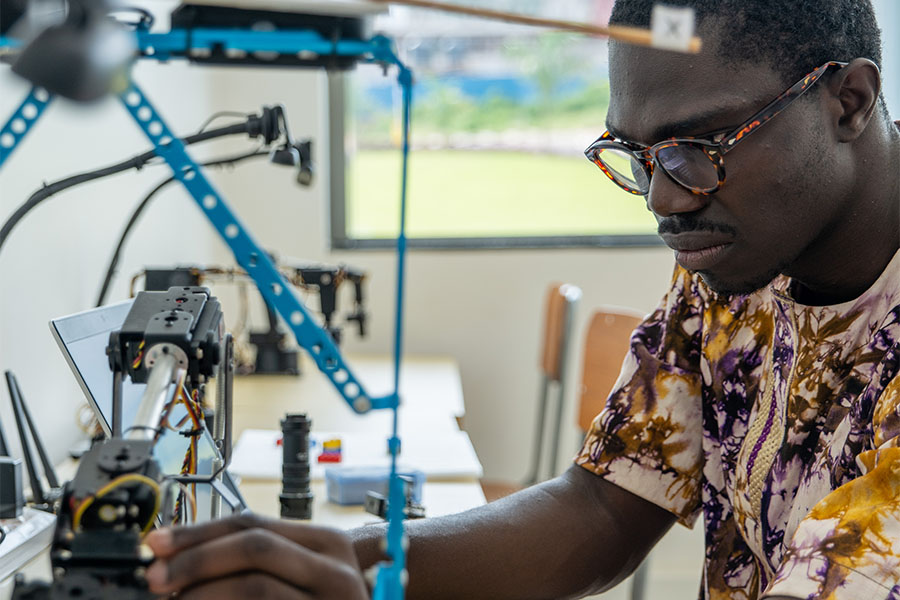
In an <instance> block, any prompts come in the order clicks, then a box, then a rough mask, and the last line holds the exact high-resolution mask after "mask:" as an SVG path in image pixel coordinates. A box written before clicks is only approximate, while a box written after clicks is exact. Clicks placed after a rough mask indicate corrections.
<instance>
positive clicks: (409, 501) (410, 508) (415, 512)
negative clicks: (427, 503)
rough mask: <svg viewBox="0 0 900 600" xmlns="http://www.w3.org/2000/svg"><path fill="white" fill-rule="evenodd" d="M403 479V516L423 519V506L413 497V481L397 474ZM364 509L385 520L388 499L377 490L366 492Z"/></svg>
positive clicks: (388, 505)
mask: <svg viewBox="0 0 900 600" xmlns="http://www.w3.org/2000/svg"><path fill="white" fill-rule="evenodd" d="M399 477H400V479H401V480H402V481H403V487H404V495H405V496H406V505H405V506H404V507H403V516H404V518H406V519H424V518H425V507H424V506H422V505H421V504H419V503H418V502H416V501H415V500H414V498H413V490H414V489H415V486H414V481H413V479H412V478H411V477H408V476H405V475H399ZM365 509H366V512H367V513H370V514H373V515H375V516H377V517H381V518H382V519H385V520H387V518H388V510H389V509H390V504H389V503H388V499H387V498H386V497H385V496H384V495H383V494H379V493H378V492H373V491H369V492H366V502H365Z"/></svg>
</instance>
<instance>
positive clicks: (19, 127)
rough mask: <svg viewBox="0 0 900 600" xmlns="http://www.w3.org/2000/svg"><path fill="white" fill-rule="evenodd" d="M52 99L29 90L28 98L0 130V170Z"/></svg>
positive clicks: (45, 92)
mask: <svg viewBox="0 0 900 600" xmlns="http://www.w3.org/2000/svg"><path fill="white" fill-rule="evenodd" d="M51 100H53V97H52V96H51V95H50V94H48V93H47V90H44V89H42V88H39V87H33V88H31V91H30V92H29V93H28V96H27V97H26V98H25V100H23V101H22V103H21V104H20V105H19V107H18V108H17V109H16V110H15V111H14V112H13V114H12V116H11V117H10V118H9V120H8V121H7V122H6V123H5V124H4V125H3V128H2V129H0V168H2V167H3V163H5V162H6V159H8V158H9V157H10V156H12V153H13V151H14V150H15V149H16V147H17V146H18V145H19V144H21V143H22V140H24V139H25V136H26V135H28V132H29V131H31V128H32V127H34V124H35V123H37V121H38V119H40V118H41V115H42V114H43V113H44V110H45V109H46V108H47V105H48V104H50V101H51Z"/></svg>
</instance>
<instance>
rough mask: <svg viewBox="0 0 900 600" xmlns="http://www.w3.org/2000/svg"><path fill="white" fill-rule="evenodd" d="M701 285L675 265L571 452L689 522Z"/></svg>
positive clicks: (696, 447) (697, 473) (694, 499)
mask: <svg viewBox="0 0 900 600" xmlns="http://www.w3.org/2000/svg"><path fill="white" fill-rule="evenodd" d="M704 289H705V288H703V287H702V284H701V283H700V282H699V281H698V280H696V279H695V278H693V277H692V276H691V275H690V274H689V273H688V272H687V271H685V270H683V269H681V268H680V267H677V268H676V270H675V274H674V276H673V278H672V285H671V288H670V290H669V292H668V293H667V294H666V296H665V298H664V299H663V302H662V303H661V304H660V306H659V307H658V308H657V309H656V310H655V311H654V312H653V313H652V314H651V315H650V316H648V317H647V318H646V319H645V320H644V322H643V323H642V324H641V325H640V326H638V328H637V329H636V330H635V332H634V333H633V334H632V338H631V349H630V351H629V353H628V355H627V356H626V357H625V362H624V364H623V365H622V371H621V373H620V375H619V379H618V381H617V382H616V384H615V386H614V387H613V391H612V393H611V394H610V396H609V399H608V400H607V403H606V406H605V407H604V409H603V410H602V411H601V412H600V414H599V415H597V417H596V418H595V419H594V421H593V423H592V425H591V429H590V431H589V432H588V434H587V436H586V438H585V440H584V444H583V446H582V449H581V451H580V453H579V454H578V456H577V457H576V458H575V463H576V464H578V465H580V466H582V467H584V468H585V469H587V470H589V471H591V472H593V473H595V474H597V475H599V476H601V477H603V478H604V479H606V480H608V481H610V482H612V483H614V484H616V485H618V486H619V487H621V488H624V489H626V490H628V491H629V492H631V493H633V494H636V495H638V496H640V497H642V498H644V499H646V500H648V501H650V502H652V503H654V504H656V505H658V506H660V507H662V508H664V509H666V510H668V511H670V512H672V513H673V514H675V515H676V516H677V517H678V519H679V521H680V522H681V523H683V524H685V525H687V526H689V527H690V526H692V525H693V523H694V521H695V520H696V518H697V515H698V514H699V512H700V508H701V504H700V481H701V473H702V468H703V457H702V445H701V440H702V436H703V432H702V413H701V405H700V387H701V386H700V384H701V377H700V367H699V357H700V335H701V326H700V325H701V322H702V309H703V305H704V302H705V296H704Z"/></svg>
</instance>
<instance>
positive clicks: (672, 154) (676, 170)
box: [656, 143, 719, 192]
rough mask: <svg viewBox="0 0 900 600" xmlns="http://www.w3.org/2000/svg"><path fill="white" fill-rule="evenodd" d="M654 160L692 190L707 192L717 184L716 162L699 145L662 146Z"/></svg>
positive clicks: (672, 176)
mask: <svg viewBox="0 0 900 600" xmlns="http://www.w3.org/2000/svg"><path fill="white" fill-rule="evenodd" d="M656 161H657V162H658V163H659V166H660V167H662V168H663V169H664V170H665V172H666V173H668V174H669V177H671V178H672V179H674V180H675V181H677V182H678V183H680V184H681V185H683V186H685V187H687V188H690V189H692V190H697V191H698V192H708V191H711V190H714V189H716V187H718V185H719V172H718V171H717V170H716V163H714V162H713V159H712V158H710V156H709V155H708V154H707V153H706V152H704V151H703V148H701V147H700V146H694V145H692V144H684V143H681V144H677V145H675V146H668V147H665V148H662V149H660V150H659V151H658V152H657V153H656Z"/></svg>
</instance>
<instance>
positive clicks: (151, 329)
mask: <svg viewBox="0 0 900 600" xmlns="http://www.w3.org/2000/svg"><path fill="white" fill-rule="evenodd" d="M222 322H223V318H222V313H221V310H220V309H219V303H218V300H217V299H216V298H214V297H212V296H211V295H210V294H209V290H207V289H205V288H198V287H174V288H171V289H169V290H168V291H166V292H141V293H140V294H138V296H137V298H135V300H134V302H133V304H132V306H131V308H130V310H129V312H128V316H127V317H126V318H125V323H124V325H123V326H122V328H121V329H120V330H118V331H114V332H112V333H111V334H110V335H109V346H108V347H107V355H108V357H109V364H110V367H111V368H112V370H113V373H114V378H113V379H114V382H115V383H114V390H117V391H114V393H113V396H114V398H113V426H112V432H113V437H112V438H111V439H108V440H105V441H102V442H99V443H97V444H95V445H94V446H93V447H92V448H91V449H90V450H89V451H88V452H87V453H86V454H85V455H84V456H83V457H82V459H81V462H80V464H79V467H78V471H77V473H76V475H75V478H74V479H73V480H71V481H69V482H67V483H66V484H65V485H64V486H63V492H62V498H61V500H60V501H59V502H58V503H57V504H56V510H57V526H56V532H55V534H54V540H53V544H52V546H51V552H50V558H51V562H52V565H53V573H54V581H53V583H52V584H46V583H39V582H31V583H25V582H23V581H18V580H17V584H16V587H15V589H14V592H13V598H15V599H16V600H28V599H34V600H45V599H46V600H61V599H69V598H94V599H100V600H105V599H107V598H108V599H110V600H111V599H127V600H150V599H151V598H154V597H155V596H154V595H153V594H151V593H150V592H149V590H148V589H147V583H146V580H145V578H144V573H145V570H146V567H147V566H149V564H150V562H152V560H153V557H152V555H149V553H148V552H147V551H146V550H145V549H144V548H143V547H142V546H141V538H142V536H143V534H144V533H146V532H147V531H149V529H150V528H151V527H152V526H153V525H154V524H155V523H156V522H157V520H161V521H162V522H163V523H166V524H169V523H174V522H186V521H187V520H188V519H187V515H188V514H191V515H192V519H191V520H196V511H197V501H196V486H197V485H198V484H209V485H211V486H212V487H213V488H214V489H215V490H216V491H217V492H219V495H220V497H221V499H222V500H224V501H226V502H228V503H229V504H230V505H231V506H232V509H235V508H237V506H236V505H235V504H234V503H232V502H231V500H233V499H234V497H233V496H232V495H231V494H229V493H228V492H227V490H225V489H224V486H223V485H222V483H221V480H220V479H219V477H220V474H221V471H222V470H223V469H224V468H225V466H226V463H225V461H223V460H221V458H220V457H218V456H217V458H218V459H219V460H218V462H217V465H218V470H217V471H216V472H214V473H212V474H211V475H209V476H201V475H198V474H197V459H198V450H197V448H198V446H197V440H198V439H199V436H200V435H202V434H203V433H204V424H203V418H202V412H201V410H200V396H201V394H202V385H201V384H202V383H203V382H205V381H206V378H208V377H210V376H212V375H213V373H214V372H217V371H219V376H222V373H221V372H220V371H221V369H218V366H219V363H220V362H221V360H220V358H221V357H220V355H221V353H222V352H221V349H222V347H223V346H227V341H223V335H224V326H223V324H222ZM227 364H230V363H228V361H226V365H227ZM123 377H128V378H130V379H131V380H132V381H133V382H141V383H145V384H146V387H145V389H144V392H143V395H142V397H141V400H140V403H139V406H138V408H137V414H136V416H135V417H134V420H133V422H131V423H129V427H128V428H127V429H125V430H124V431H123V430H122V421H121V413H122V407H121V402H122V391H121V388H122V380H123ZM176 404H182V405H184V408H185V411H186V414H187V417H186V418H185V422H187V421H188V417H189V424H188V425H187V428H186V429H181V430H180V431H178V433H182V434H183V435H185V436H186V438H187V439H188V442H187V452H186V454H185V458H184V466H183V468H182V471H181V473H176V474H165V473H163V472H162V470H161V468H160V466H159V463H158V462H157V460H156V458H155V456H154V448H155V447H156V446H157V442H158V441H159V440H160V439H161V436H162V435H163V432H164V431H166V430H169V429H173V428H174V427H173V424H171V423H169V415H170V414H172V413H173V410H172V409H173V407H174V406H175V405H176ZM228 404H230V401H229V402H228ZM117 413H118V414H119V417H116V414H117ZM117 421H118V422H117ZM177 427H180V425H177ZM173 486H177V487H178V489H179V490H180V491H179V495H178V497H177V498H173V496H172V494H171V491H172V489H173ZM188 504H189V506H188ZM213 516H217V515H213Z"/></svg>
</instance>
